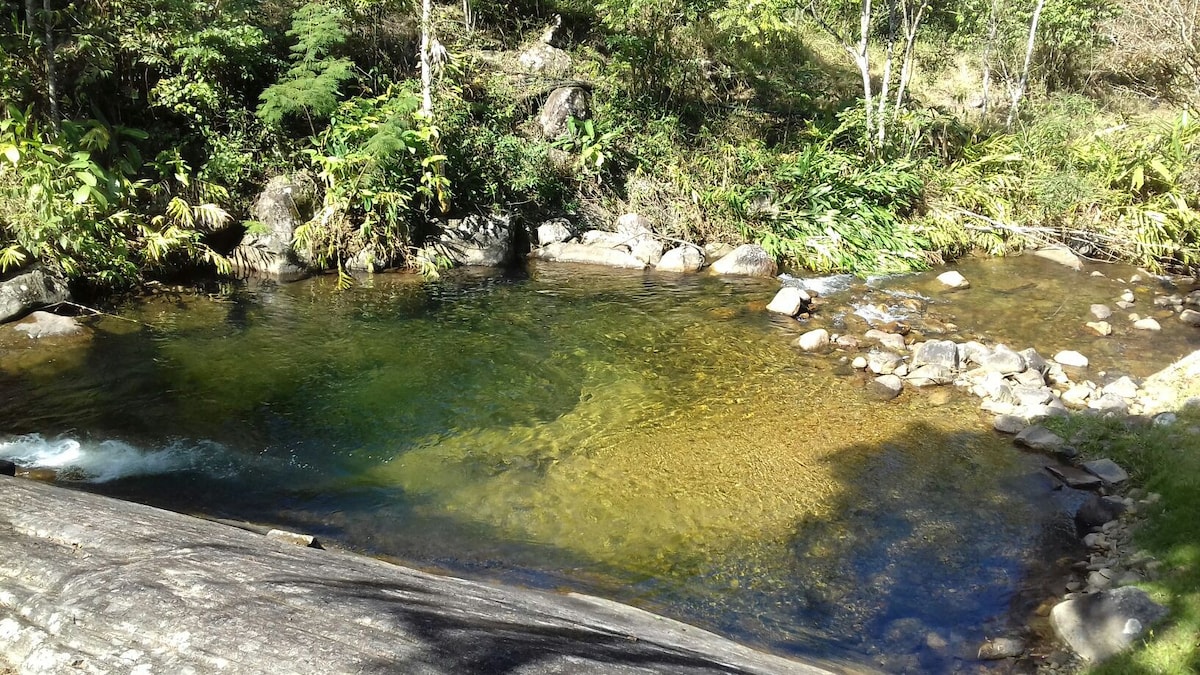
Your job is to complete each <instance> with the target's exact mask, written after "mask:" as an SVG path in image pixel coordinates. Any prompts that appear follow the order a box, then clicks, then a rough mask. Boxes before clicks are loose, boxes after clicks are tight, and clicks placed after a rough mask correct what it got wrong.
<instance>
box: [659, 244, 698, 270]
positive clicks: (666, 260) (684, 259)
mask: <svg viewBox="0 0 1200 675" xmlns="http://www.w3.org/2000/svg"><path fill="white" fill-rule="evenodd" d="M702 267H704V253H703V252H702V251H701V250H700V249H699V248H697V247H695V246H692V245H690V244H685V245H683V246H677V247H675V248H673V249H671V250H670V251H667V252H666V253H664V254H663V256H662V258H660V259H659V261H658V265H657V266H655V269H657V270H659V271H660V272H698V271H699V270H700V268H702Z"/></svg>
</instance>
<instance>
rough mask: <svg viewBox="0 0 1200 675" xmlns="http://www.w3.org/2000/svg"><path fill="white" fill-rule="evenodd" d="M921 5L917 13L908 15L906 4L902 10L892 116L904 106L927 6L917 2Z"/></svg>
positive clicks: (906, 0)
mask: <svg viewBox="0 0 1200 675" xmlns="http://www.w3.org/2000/svg"><path fill="white" fill-rule="evenodd" d="M918 1H919V2H920V3H921V4H920V5H919V6H918V7H917V11H916V12H915V13H913V14H911V15H910V14H909V10H908V6H907V2H908V0H905V2H906V5H905V8H904V14H903V18H904V55H903V56H902V57H901V62H900V85H899V86H898V87H897V88H896V105H895V107H894V108H893V116H895V115H898V114H899V113H900V109H901V108H902V107H903V106H904V94H905V93H907V92H908V83H909V80H911V79H912V71H913V59H914V58H915V51H916V45H917V29H918V28H920V27H921V19H923V18H924V15H925V8H926V7H928V6H929V4H928V0H918Z"/></svg>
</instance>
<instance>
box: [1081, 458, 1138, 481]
mask: <svg viewBox="0 0 1200 675" xmlns="http://www.w3.org/2000/svg"><path fill="white" fill-rule="evenodd" d="M1083 468H1084V469H1085V470H1086V471H1088V472H1089V473H1092V474H1095V475H1096V476H1097V477H1098V478H1099V479H1100V480H1102V481H1104V482H1105V483H1108V484H1109V485H1120V484H1121V483H1124V482H1125V481H1127V480H1129V474H1128V473H1126V472H1125V469H1122V468H1121V467H1120V466H1119V465H1118V464H1117V463H1116V462H1114V461H1112V460H1111V459H1094V460H1092V461H1090V462H1084V463H1083Z"/></svg>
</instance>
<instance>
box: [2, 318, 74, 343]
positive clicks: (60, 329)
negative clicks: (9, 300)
mask: <svg viewBox="0 0 1200 675" xmlns="http://www.w3.org/2000/svg"><path fill="white" fill-rule="evenodd" d="M14 328H15V329H16V330H19V331H22V332H23V333H25V334H27V335H28V336H29V337H30V338H33V339H35V340H36V339H38V338H47V337H63V336H67V335H78V334H80V333H82V332H83V331H84V328H83V324H81V323H79V322H78V321H76V320H75V319H73V318H71V317H69V316H59V315H58V314H51V313H50V312H33V313H32V314H30V315H29V316H27V317H25V320H24V321H22V322H21V323H19V324H17V325H16V326H14Z"/></svg>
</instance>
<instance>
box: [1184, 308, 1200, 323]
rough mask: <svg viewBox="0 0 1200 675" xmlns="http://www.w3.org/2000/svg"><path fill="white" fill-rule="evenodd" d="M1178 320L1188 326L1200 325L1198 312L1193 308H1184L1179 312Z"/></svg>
mask: <svg viewBox="0 0 1200 675" xmlns="http://www.w3.org/2000/svg"><path fill="white" fill-rule="evenodd" d="M1179 320H1180V321H1182V322H1184V323H1186V324H1187V325H1189V326H1200V312H1197V311H1196V310H1194V309H1185V310H1183V311H1182V312H1180V313H1179Z"/></svg>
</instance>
